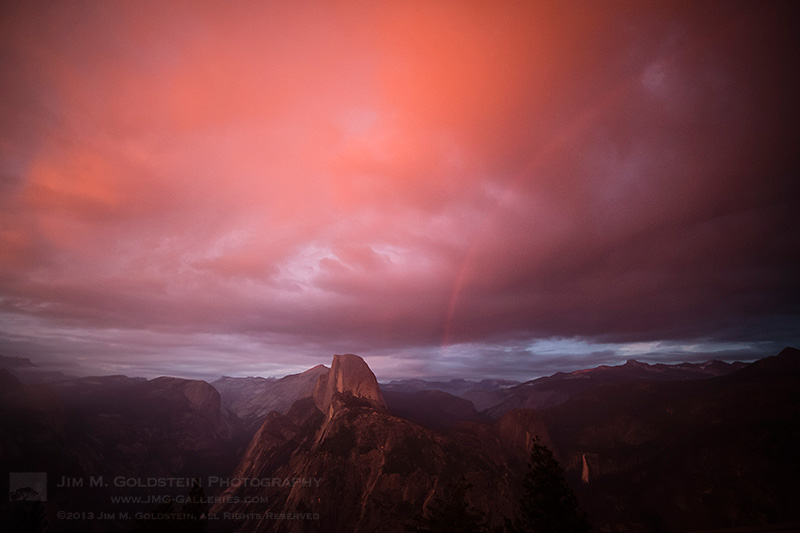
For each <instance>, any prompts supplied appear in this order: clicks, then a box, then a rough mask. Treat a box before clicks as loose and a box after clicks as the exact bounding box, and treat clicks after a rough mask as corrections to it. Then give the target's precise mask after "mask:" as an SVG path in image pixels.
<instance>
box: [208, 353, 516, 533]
mask: <svg viewBox="0 0 800 533" xmlns="http://www.w3.org/2000/svg"><path fill="white" fill-rule="evenodd" d="M511 425H513V424H511ZM473 426H474V427H460V428H459V429H458V430H457V431H456V432H455V433H453V434H452V435H447V436H445V435H442V434H439V433H437V432H434V431H431V430H429V429H426V428H423V427H421V426H419V425H417V424H415V423H413V422H411V421H409V420H405V419H403V418H400V417H397V416H392V415H391V414H390V413H389V412H388V411H387V409H386V404H385V402H384V400H383V395H382V394H381V391H380V387H379V386H378V383H377V381H376V380H375V376H374V375H373V374H372V371H371V370H370V369H369V367H368V366H367V365H366V363H365V362H364V361H363V360H362V359H361V358H360V357H358V356H355V355H349V354H348V355H337V356H334V359H333V363H332V365H331V369H330V371H329V372H328V374H327V375H324V376H321V377H320V378H319V381H318V382H317V387H316V390H315V394H314V397H313V398H308V399H303V400H299V401H298V402H296V403H295V404H294V405H293V406H292V408H291V409H290V410H289V412H288V413H287V414H286V415H280V414H279V413H271V414H270V415H269V416H268V417H267V418H266V420H265V421H264V424H263V425H262V426H261V428H260V429H259V430H258V432H257V433H256V434H255V436H254V437H253V440H252V441H251V442H250V445H249V446H248V448H247V451H246V452H245V455H244V457H243V458H242V461H241V462H240V464H239V466H238V467H237V469H236V471H235V472H234V474H233V476H232V477H233V478H234V479H237V478H238V479H257V480H264V479H267V480H278V481H279V482H281V483H285V482H286V481H285V480H289V481H288V483H289V484H288V485H274V484H269V485H270V486H265V485H264V484H263V483H262V484H260V485H259V486H257V487H255V488H252V487H244V486H237V487H230V488H228V489H227V491H226V492H225V493H223V494H222V495H221V496H222V497H221V501H222V502H231V501H238V502H245V501H246V498H248V497H251V498H252V497H261V498H262V499H263V498H266V499H267V501H268V503H267V504H263V503H262V504H255V503H235V504H230V503H220V504H217V505H215V506H214V507H213V508H212V510H211V512H212V513H217V514H221V513H232V516H243V517H248V518H250V519H243V520H242V521H241V522H240V523H238V524H235V526H236V527H237V528H238V530H240V531H262V530H270V531H290V532H294V531H297V532H299V531H326V532H328V531H329V532H348V533H351V532H365V533H366V532H373V531H385V532H387V533H391V532H401V531H404V530H405V527H404V525H405V524H408V523H409V522H410V521H411V519H412V518H413V517H414V516H415V515H417V514H420V513H422V512H423V510H424V509H426V508H427V507H428V506H429V505H430V504H431V502H433V501H434V500H435V498H437V497H441V496H443V495H444V494H445V493H447V491H448V490H449V488H450V487H451V486H453V484H454V483H455V482H456V481H458V480H459V479H460V478H461V476H465V477H466V479H467V481H468V482H470V483H472V485H473V488H472V489H471V490H470V492H469V493H468V494H467V500H468V503H469V504H470V505H472V506H473V507H474V508H476V509H478V510H480V511H482V512H484V513H486V514H487V515H488V516H489V517H490V521H491V522H492V525H493V526H497V527H499V526H501V525H502V523H503V518H504V517H506V516H510V515H512V514H513V509H514V506H515V504H516V501H515V500H513V498H511V496H510V495H511V494H515V493H516V492H515V491H514V490H512V489H511V488H510V487H511V485H512V484H513V481H512V478H514V477H515V476H514V475H513V474H512V473H511V472H509V471H508V469H507V466H506V465H507V464H508V461H509V457H511V456H519V455H520V452H519V451H518V452H515V453H510V452H509V451H508V450H506V448H505V447H504V443H502V442H501V441H500V438H499V433H500V432H499V431H497V430H496V429H495V428H493V427H491V426H488V425H483V424H473ZM522 455H524V453H522ZM520 476H521V474H520ZM269 513H272V515H271V516H280V515H287V514H288V515H292V516H294V515H300V516H303V517H306V516H308V517H309V518H300V519H294V520H274V519H272V518H269ZM309 513H310V514H309ZM254 516H255V517H257V518H256V519H253V518H252V517H254ZM314 516H316V517H317V518H314Z"/></svg>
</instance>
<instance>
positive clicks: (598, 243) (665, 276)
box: [0, 2, 800, 377]
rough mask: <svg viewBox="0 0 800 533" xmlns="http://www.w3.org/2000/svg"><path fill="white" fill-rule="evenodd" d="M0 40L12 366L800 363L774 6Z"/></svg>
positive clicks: (503, 12)
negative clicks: (792, 356) (795, 349)
mask: <svg viewBox="0 0 800 533" xmlns="http://www.w3.org/2000/svg"><path fill="white" fill-rule="evenodd" d="M3 9H4V11H3V14H2V23H1V24H2V26H0V27H1V28H2V32H0V34H1V35H2V37H0V39H1V40H0V44H1V45H2V46H0V72H2V74H3V79H4V80H7V82H6V83H4V84H3V86H2V88H0V96H1V97H2V98H0V101H1V102H2V103H0V117H2V121H0V123H2V126H0V154H1V155H2V162H1V163H0V165H1V167H0V310H1V311H2V312H3V316H4V317H5V319H4V321H3V325H2V327H0V341H2V344H0V348H2V349H3V350H6V351H9V352H13V353H12V355H26V356H31V357H34V358H35V357H36V356H40V357H43V358H45V359H48V360H49V359H53V358H55V359H58V360H61V361H67V360H72V361H75V362H76V364H80V365H83V366H84V367H86V368H98V369H101V370H102V371H103V372H114V371H123V370H124V371H125V372H129V373H137V372H142V373H148V374H150V373H154V372H155V373H159V370H160V373H177V374H181V375H193V376H203V375H211V374H214V373H215V372H217V371H218V370H224V369H239V370H240V371H241V372H244V373H281V372H284V371H287V369H295V370H302V369H303V368H305V367H307V366H311V365H312V364H316V363H319V362H326V361H327V360H328V359H329V357H330V354H331V353H334V352H359V353H362V354H365V355H367V356H368V357H374V361H371V362H372V363H373V365H375V366H376V368H377V370H378V371H379V372H380V371H385V372H388V373H393V374H394V375H396V376H412V375H429V376H438V377H444V376H446V375H448V374H449V373H452V374H460V375H472V376H481V375H494V376H504V377H509V376H513V375H518V374H525V373H527V374H528V375H533V374H536V373H538V372H544V371H551V370H555V369H570V368H574V367H575V366H576V365H578V366H592V365H594V364H600V363H612V362H614V361H618V360H624V358H627V357H625V356H626V355H628V354H629V353H636V354H638V355H640V356H641V357H645V358H650V359H653V360H656V359H659V358H661V359H663V360H674V359H691V358H696V357H699V355H698V354H703V356H705V355H709V356H710V355H713V354H726V357H728V356H730V357H739V356H740V355H741V356H742V357H743V358H745V356H747V355H748V354H749V356H757V355H762V354H766V353H768V352H769V350H773V349H777V348H780V347H781V345H783V344H792V343H795V344H796V343H797V341H798V328H797V323H798V322H797V318H798V314H800V309H799V308H798V303H797V302H800V283H799V282H798V276H797V274H796V270H797V268H796V265H797V264H798V252H797V246H795V245H794V243H795V242H796V241H797V236H798V231H797V222H796V218H797V217H796V214H795V211H796V210H795V208H794V203H795V198H797V197H798V194H797V193H798V192H800V191H798V188H799V186H798V180H797V177H798V176H797V174H798V168H800V165H798V155H797V154H798V152H797V150H796V146H795V145H796V142H797V139H798V138H800V135H798V133H800V132H798V124H800V120H799V119H800V116H798V111H799V109H798V108H800V106H798V104H797V98H796V96H795V95H796V94H798V93H800V83H798V71H797V69H796V68H795V65H797V64H798V59H800V58H798V49H797V47H796V45H795V44H794V41H795V38H796V37H795V33H796V31H795V28H796V16H795V14H794V11H795V10H794V9H793V7H792V6H791V5H789V4H788V3H786V4H780V3H773V4H770V5H769V6H761V5H759V6H756V5H754V4H750V3H735V4H734V3H724V4H713V3H705V4H702V5H685V6H674V5H672V4H664V5H653V4H651V5H641V6H632V5H629V4H627V3H616V2H607V3H605V2H604V3H601V4H596V3H595V4H585V3H579V4H575V5H567V6H556V5H552V6H547V5H536V6H530V5H526V4H514V3H501V4H498V5H491V6H490V5H488V4H487V5H477V4H476V5H470V6H465V5H463V3H448V2H441V3H418V4H417V3H412V4H407V5H404V6H403V8H402V9H400V8H399V7H396V6H391V5H384V6H361V7H359V8H355V7H354V6H350V7H347V6H338V7H337V6H328V7H316V8H312V7H307V8H301V7H296V6H293V7H286V6H284V7H282V6H277V5H265V4H264V5H262V4H259V5H258V6H254V5H251V6H248V8H247V9H244V8H242V9H238V8H233V7H230V6H226V8H225V9H221V8H220V7H214V6H192V7H189V6H184V5H180V4H173V5H170V6H160V5H159V6H157V5H149V4H140V7H137V8H136V9H129V8H126V7H124V6H112V5H102V6H101V5H92V4H84V5H59V6H52V7H51V8H48V9H45V8H43V7H42V6H37V5H34V4H25V5H19V6H5V7H4V8H3ZM170 20H181V21H182V23H181V24H180V25H175V24H172V23H169V22H168V21H170ZM542 342H545V343H546V342H551V343H556V344H557V346H558V349H557V350H555V351H551V352H546V351H542V350H539V349H537V348H536V346H540V344H537V343H542ZM642 343H645V344H642ZM647 343H649V344H647ZM641 346H645V347H646V349H640V347H641ZM647 347H649V348H647ZM81 353H83V354H86V355H85V357H86V359H85V360H81V361H80V362H78V359H77V358H78V354H81ZM229 373H233V372H229Z"/></svg>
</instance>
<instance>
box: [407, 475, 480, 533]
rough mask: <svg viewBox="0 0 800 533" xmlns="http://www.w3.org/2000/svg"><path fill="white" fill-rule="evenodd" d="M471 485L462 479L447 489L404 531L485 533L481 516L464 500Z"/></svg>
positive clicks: (419, 532) (421, 532) (422, 532)
mask: <svg viewBox="0 0 800 533" xmlns="http://www.w3.org/2000/svg"><path fill="white" fill-rule="evenodd" d="M471 488H472V484H470V483H467V480H466V479H464V478H463V477H462V478H461V479H460V480H459V481H457V482H456V483H455V484H454V485H451V486H449V487H448V488H447V490H446V493H445V495H444V496H443V497H441V498H438V497H437V498H436V499H434V500H433V503H432V504H431V505H430V507H428V511H427V513H425V514H424V515H421V516H418V517H416V518H415V519H414V524H412V525H407V526H406V531H413V532H415V533H450V532H452V533H484V532H485V531H487V527H486V519H485V518H484V516H483V514H481V513H480V512H479V511H476V510H475V509H473V508H472V507H471V506H470V505H469V504H468V503H467V500H466V495H467V491H468V490H469V489H471Z"/></svg>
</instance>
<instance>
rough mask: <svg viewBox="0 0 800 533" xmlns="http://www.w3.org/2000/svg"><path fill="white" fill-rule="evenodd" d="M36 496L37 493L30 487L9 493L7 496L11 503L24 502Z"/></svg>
mask: <svg viewBox="0 0 800 533" xmlns="http://www.w3.org/2000/svg"><path fill="white" fill-rule="evenodd" d="M38 495H39V493H38V492H37V491H35V490H34V489H32V488H30V487H21V488H18V489H16V490H13V491H11V494H10V495H9V496H10V499H11V500H12V501H26V500H29V499H31V498H35V497H36V496H38Z"/></svg>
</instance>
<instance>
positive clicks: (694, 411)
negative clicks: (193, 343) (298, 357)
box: [0, 348, 800, 533]
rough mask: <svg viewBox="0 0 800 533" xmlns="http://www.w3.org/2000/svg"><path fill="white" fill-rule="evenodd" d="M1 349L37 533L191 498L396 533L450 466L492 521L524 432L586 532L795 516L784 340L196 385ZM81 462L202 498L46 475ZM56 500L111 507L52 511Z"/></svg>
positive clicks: (12, 513)
mask: <svg viewBox="0 0 800 533" xmlns="http://www.w3.org/2000/svg"><path fill="white" fill-rule="evenodd" d="M6 359H7V358H4V360H3V361H5V360H6ZM0 362H2V361H0ZM12 363H13V364H14V365H18V366H17V367H13V365H11V364H9V365H4V366H3V367H0V387H1V388H0V428H1V429H2V430H1V431H0V464H1V465H2V467H3V468H4V469H5V470H6V471H7V472H47V473H48V479H49V480H50V483H49V487H48V502H47V516H46V523H47V524H48V528H49V529H48V530H52V531H77V530H80V531H106V530H108V529H117V530H122V531H126V530H134V529H136V530H141V529H142V527H145V530H146V527H147V526H148V524H150V523H149V522H147V521H145V522H141V521H139V522H137V521H135V520H132V519H130V517H131V516H135V513H137V512H145V513H153V512H156V511H158V512H161V513H162V514H165V513H166V514H167V515H168V514H169V513H168V512H167V511H169V510H170V509H171V510H172V511H171V512H175V511H180V510H184V511H186V512H189V513H190V512H191V511H192V510H197V517H196V519H197V520H200V517H201V516H202V520H203V524H205V525H207V526H208V527H209V530H212V531H233V530H237V531H262V530H269V531H288V532H294V531H297V532H299V531H326V532H327V531H332V532H338V531H342V532H344V531H347V532H371V531H386V532H389V533H391V532H393V531H396V532H400V531H404V530H405V525H406V524H408V523H409V521H410V520H411V519H412V518H413V517H414V516H420V515H422V514H423V513H424V512H426V510H429V509H430V507H431V505H432V502H434V501H435V500H436V499H437V498H441V497H443V496H445V495H447V494H448V493H449V491H450V490H451V488H452V487H453V486H454V484H456V483H457V482H458V481H459V480H460V479H461V478H462V477H463V478H464V479H466V481H468V482H469V483H471V485H472V488H471V489H470V490H469V491H468V493H467V494H466V498H467V501H468V503H469V504H470V505H471V506H472V507H473V508H474V509H476V510H477V511H479V512H480V513H482V514H483V515H485V516H486V518H487V521H488V524H489V525H490V526H491V527H493V528H495V529H496V530H497V531H502V528H503V526H504V524H505V523H506V519H507V518H513V517H514V516H515V514H516V513H517V512H518V503H519V502H518V499H519V496H520V494H521V483H522V477H523V476H524V474H525V472H526V471H527V467H526V463H527V459H528V453H529V450H530V447H531V443H532V441H533V439H534V437H535V436H539V438H540V439H541V441H542V442H544V443H545V444H546V445H548V446H549V447H550V448H551V449H553V450H554V452H555V454H556V457H557V458H558V459H559V461H560V462H561V464H562V465H563V467H564V469H565V472H566V476H567V480H568V481H569V483H570V485H571V486H572V487H573V489H574V490H575V492H576V494H577V496H578V499H579V502H580V504H581V506H582V507H583V508H584V509H585V510H586V511H587V512H588V515H589V518H590V520H591V522H592V523H593V524H594V527H595V530H596V531H653V532H656V531H691V530H701V529H714V528H731V527H744V526H748V527H757V526H765V525H767V524H779V523H792V522H800V515H799V514H798V513H799V512H800V511H798V509H797V508H796V507H797V506H796V505H795V504H796V502H797V501H800V486H798V485H797V483H796V480H797V479H798V478H799V477H800V459H798V457H797V453H796V451H797V450H798V449H800V401H799V400H800V395H799V394H798V389H797V385H798V383H800V352H798V351H797V350H795V349H792V348H787V349H786V350H784V351H782V352H781V353H780V354H779V355H777V356H773V357H769V358H766V359H763V360H761V361H757V362H755V363H752V364H744V363H724V362H720V361H711V362H708V363H702V364H689V363H684V364H679V365H662V364H655V365H649V364H646V363H640V362H637V361H628V362H627V363H626V364H624V365H620V366H616V367H608V366H601V367H597V368H592V369H587V370H581V371H576V372H572V373H558V374H555V375H553V376H549V377H545V378H539V379H536V380H532V381H529V382H526V383H515V382H508V381H494V380H484V381H480V382H474V381H473V382H469V381H465V380H452V381H445V382H426V381H423V380H405V381H393V382H391V383H388V384H384V385H379V383H378V381H377V379H376V378H375V376H374V374H373V373H372V371H371V370H370V369H369V367H368V366H367V364H366V363H365V362H364V360H363V359H361V358H360V357H358V356H356V355H352V354H345V355H336V356H334V358H333V361H332V364H331V366H330V368H328V367H325V366H323V365H318V366H316V367H314V368H311V369H309V370H307V371H306V372H303V373H300V374H294V375H291V376H286V377H284V378H281V379H275V378H258V377H251V378H231V377H223V378H221V379H219V380H217V381H215V382H213V383H212V384H208V383H206V382H203V381H194V380H185V379H178V378H167V377H164V378H158V379H154V380H145V379H142V378H129V377H125V376H106V377H100V378H65V379H62V380H60V381H56V382H49V383H25V382H24V381H22V380H20V379H19V378H18V377H17V376H16V375H15V373H14V371H15V368H20V366H19V365H22V367H25V366H27V365H26V364H25V363H24V361H21V362H20V361H12ZM31 364H32V363H31ZM476 406H477V407H476ZM92 476H103V479H105V480H109V479H114V478H115V477H120V476H121V477H123V479H150V478H153V479H161V478H177V477H182V476H190V477H194V476H198V477H199V478H200V479H202V480H204V481H205V484H204V486H203V494H204V495H205V496H210V497H213V499H211V500H209V501H207V502H206V503H205V504H202V505H201V504H198V505H199V506H195V507H191V506H189V504H186V505H183V506H181V505H179V504H178V503H177V502H173V503H170V504H169V505H167V504H166V503H164V501H161V502H160V503H158V502H153V501H149V502H148V503H143V502H139V503H136V502H130V501H129V502H127V503H125V504H120V503H113V502H112V501H111V500H110V498H111V496H120V495H122V496H124V495H128V496H130V495H140V496H145V495H148V494H154V493H158V494H162V493H164V491H166V492H168V493H169V494H171V495H173V496H179V495H181V494H184V495H185V494H186V493H187V492H188V490H189V489H188V488H186V487H172V488H160V489H158V491H154V489H152V488H150V489H148V488H142V487H138V486H133V487H132V486H124V485H123V486H114V484H113V483H112V484H110V486H107V487H106V486H103V487H89V486H86V485H84V486H82V487H75V486H72V487H57V486H56V484H57V482H58V480H61V479H62V478H65V477H66V478H69V479H84V480H89V479H91V478H92ZM211 479H228V480H231V479H233V480H255V481H253V482H252V483H248V482H241V481H240V482H237V483H230V482H228V483H217V484H211V483H209V480H211ZM265 480H266V481H265ZM287 480H288V481H287ZM5 481H8V476H6V478H5V480H4V482H5ZM85 483H86V484H88V481H86V482H85ZM21 505H22V502H13V501H12V502H9V501H5V502H4V503H2V513H3V525H4V526H6V527H4V528H3V529H2V530H3V531H6V530H14V529H9V527H11V526H9V524H12V526H13V527H16V526H19V524H20V523H21V522H20V520H23V521H24V520H25V517H26V516H28V515H30V513H28V514H25V513H21V512H20V510H21V509H23V508H22V507H21ZM66 509H70V510H73V511H81V510H82V511H86V512H89V510H97V511H104V512H108V513H112V514H115V517H114V520H112V521H110V522H106V523H102V522H98V521H88V520H85V521H81V520H78V521H72V522H67V521H63V520H59V518H58V514H57V513H58V511H63V510H66ZM123 512H130V513H132V514H131V515H130V516H128V517H125V516H123V515H122V513H123ZM208 513H211V515H208ZM270 513H271V514H270ZM190 514H191V513H190ZM208 516H211V517H212V520H208V522H207V523H206V522H205V519H206V518H207V517H208ZM20 517H22V518H20ZM276 517H277V519H276ZM280 517H283V518H280ZM286 517H291V518H288V519H287V518H286ZM15 520H16V522H14V521H15ZM151 525H152V524H151ZM161 525H163V524H161ZM184 525H185V524H184ZM137 528H138V529H137Z"/></svg>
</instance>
